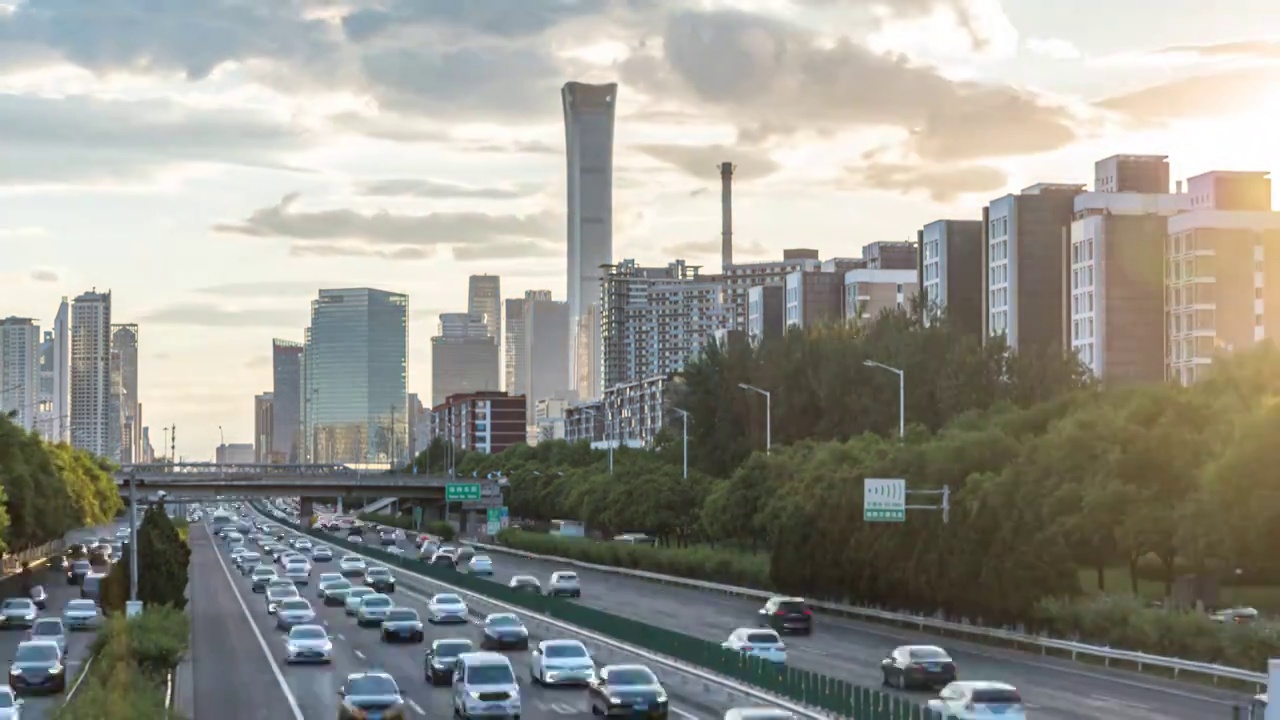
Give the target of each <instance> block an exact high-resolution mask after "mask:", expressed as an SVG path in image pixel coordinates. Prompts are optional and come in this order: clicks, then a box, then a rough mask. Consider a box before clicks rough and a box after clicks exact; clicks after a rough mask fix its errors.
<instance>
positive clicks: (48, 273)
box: [30, 267, 62, 283]
mask: <svg viewBox="0 0 1280 720" xmlns="http://www.w3.org/2000/svg"><path fill="white" fill-rule="evenodd" d="M30 277H31V279H32V280H34V281H36V282H38V283H56V282H61V281H62V275H61V273H59V272H58V271H57V270H54V269H53V268H43V267H41V268H36V269H35V270H32V271H31V276H30Z"/></svg>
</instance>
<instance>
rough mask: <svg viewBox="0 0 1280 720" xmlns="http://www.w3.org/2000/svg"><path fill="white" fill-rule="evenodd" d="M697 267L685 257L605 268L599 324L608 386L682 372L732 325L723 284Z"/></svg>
mask: <svg viewBox="0 0 1280 720" xmlns="http://www.w3.org/2000/svg"><path fill="white" fill-rule="evenodd" d="M698 270H699V268H698V266H694V265H686V264H685V262H684V261H683V260H676V261H675V262H673V263H670V264H669V265H667V266H666V267H641V266H639V265H637V264H636V262H635V261H634V260H624V261H622V262H621V263H619V264H617V265H611V266H608V267H607V268H606V275H605V281H604V284H603V286H602V287H601V310H602V312H603V313H604V315H603V320H602V322H601V328H600V341H601V346H602V347H601V350H602V356H603V372H604V382H605V386H606V387H613V386H614V385H621V384H624V383H630V382H636V381H638V380H643V379H645V378H650V377H655V376H658V375H666V374H670V373H673V372H679V371H680V370H682V369H684V364H685V362H686V361H687V360H688V359H689V358H690V357H691V356H693V355H694V354H696V353H697V352H699V351H700V350H701V349H702V346H703V345H704V344H705V343H707V342H709V341H711V340H712V339H713V338H714V334H715V332H716V331H717V330H722V329H726V328H728V327H730V325H731V323H732V321H733V320H732V310H731V308H730V307H728V306H727V305H726V303H725V290H724V286H723V284H722V283H721V282H720V281H719V280H718V279H712V278H703V277H700V276H699V274H698Z"/></svg>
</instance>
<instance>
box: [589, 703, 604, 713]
mask: <svg viewBox="0 0 1280 720" xmlns="http://www.w3.org/2000/svg"><path fill="white" fill-rule="evenodd" d="M591 714H592V715H603V714H604V713H603V712H601V711H600V708H598V707H596V704H595V703H594V702H593V703H591Z"/></svg>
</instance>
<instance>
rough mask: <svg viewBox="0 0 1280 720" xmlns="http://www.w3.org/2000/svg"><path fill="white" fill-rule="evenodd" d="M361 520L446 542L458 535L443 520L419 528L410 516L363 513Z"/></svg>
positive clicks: (423, 524)
mask: <svg viewBox="0 0 1280 720" xmlns="http://www.w3.org/2000/svg"><path fill="white" fill-rule="evenodd" d="M357 517H359V518H360V519H361V520H363V521H365V522H367V523H374V524H376V525H386V526H387V527H395V528H400V529H401V530H412V531H413V532H424V533H428V534H430V535H439V536H440V537H442V538H444V539H445V540H453V539H454V538H455V537H457V535H458V533H457V531H456V530H454V529H453V526H452V525H450V524H449V523H447V522H445V521H443V520H428V521H426V522H424V523H422V527H421V528H418V527H417V526H415V525H414V524H413V518H412V517H411V516H408V515H390V514H386V513H361V514H360V515H358V516H357Z"/></svg>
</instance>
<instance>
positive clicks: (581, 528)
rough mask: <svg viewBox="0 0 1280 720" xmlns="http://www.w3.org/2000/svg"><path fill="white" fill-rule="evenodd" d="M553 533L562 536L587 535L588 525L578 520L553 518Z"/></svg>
mask: <svg viewBox="0 0 1280 720" xmlns="http://www.w3.org/2000/svg"><path fill="white" fill-rule="evenodd" d="M551 534H552V535H558V536H560V537H585V536H586V534H587V526H586V525H583V524H582V523H580V522H578V521H577V520H552V521H551Z"/></svg>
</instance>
